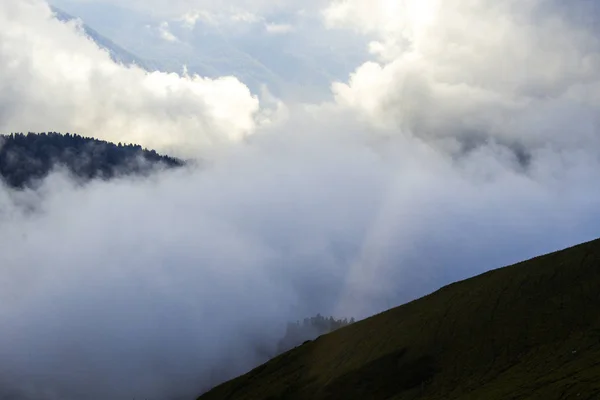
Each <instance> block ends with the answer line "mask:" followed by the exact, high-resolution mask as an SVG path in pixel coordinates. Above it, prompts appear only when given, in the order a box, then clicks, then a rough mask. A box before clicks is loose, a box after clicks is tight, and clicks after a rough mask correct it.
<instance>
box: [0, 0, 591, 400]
mask: <svg viewBox="0 0 600 400" xmlns="http://www.w3.org/2000/svg"><path fill="white" fill-rule="evenodd" d="M261 4H264V3H261ZM411 4H412V5H413V6H414V5H415V4H416V3H413V2H406V5H407V6H411ZM464 4H465V3H464V2H458V1H448V2H445V3H444V7H446V8H445V9H444V10H446V12H447V13H446V14H444V15H446V16H447V17H446V18H441V17H440V15H442V14H436V13H434V14H431V13H430V12H434V11H436V9H435V8H432V9H431V10H425V11H423V10H420V11H418V12H417V11H414V12H415V13H416V14H415V16H413V17H412V18H413V19H412V20H410V21H412V22H410V24H412V25H410V24H409V25H410V26H411V27H410V29H409V28H406V27H405V28H402V27H394V26H391V25H390V23H389V21H383V20H381V18H387V15H388V14H386V13H381V14H374V15H370V14H368V13H366V12H357V11H356V10H359V11H360V10H361V8H360V7H364V4H363V3H362V2H361V1H359V0H355V1H347V2H344V3H332V5H331V6H330V7H329V8H327V9H324V10H323V11H322V15H323V18H324V20H323V23H324V24H326V25H327V26H329V27H330V28H331V29H353V30H356V31H359V32H364V34H365V35H371V36H373V37H374V41H376V42H377V43H379V45H375V44H374V45H373V49H374V53H373V60H370V61H367V62H366V63H365V64H364V65H362V66H357V70H356V72H355V73H354V74H353V75H352V76H351V77H349V79H348V81H347V82H337V83H333V85H332V93H333V94H334V96H335V100H334V101H332V102H330V103H322V104H310V105H308V104H286V105H282V104H278V103H277V100H276V99H271V100H270V103H269V104H265V103H264V99H263V98H260V96H256V95H252V94H251V93H250V92H249V91H246V90H244V85H243V83H242V82H240V81H238V80H235V78H223V80H216V81H212V80H207V81H204V80H202V82H206V85H208V87H213V85H217V87H218V85H220V84H221V83H222V82H228V84H227V86H226V87H227V88H236V90H234V91H233V92H232V93H235V94H236V96H237V95H239V96H238V97H236V96H233V95H225V96H218V100H219V102H218V104H219V107H212V106H211V101H213V100H214V98H215V96H213V95H211V93H214V92H217V93H220V94H222V92H221V90H220V89H218V88H217V89H214V91H212V89H211V90H208V91H207V89H206V87H205V86H202V85H200V86H195V85H196V84H197V82H200V80H201V79H203V78H199V77H189V76H177V75H168V76H167V75H164V76H163V75H160V74H159V75H155V76H161V77H163V78H164V79H168V82H171V83H169V84H168V85H166V86H160V85H159V86H151V87H152V88H153V89H152V90H150V91H147V90H146V89H147V88H148V87H149V86H148V85H146V80H147V79H151V78H150V77H151V76H152V75H148V74H146V73H145V72H143V71H141V70H137V69H135V68H134V69H132V68H126V67H123V66H119V65H116V64H111V61H110V59H109V58H108V56H106V55H105V54H104V53H102V52H101V51H100V50H98V49H97V48H95V47H94V46H93V44H92V43H90V42H88V41H87V40H86V39H85V38H84V37H82V36H81V35H80V34H79V33H78V30H77V28H76V26H72V25H64V24H60V23H58V22H56V21H55V20H53V19H52V17H51V14H50V13H49V11H48V9H47V6H45V4H43V3H41V2H38V1H33V0H27V1H23V0H19V1H17V0H14V1H13V0H3V1H2V2H0V21H3V23H4V26H3V28H2V29H0V59H3V60H11V61H12V63H11V62H7V63H5V64H4V68H5V69H6V70H7V71H10V74H8V75H7V74H6V73H3V74H0V85H1V86H2V87H3V88H6V89H7V90H4V91H2V94H1V95H0V96H3V98H2V99H0V104H1V107H2V111H0V115H2V116H3V117H2V118H1V119H0V126H1V127H2V129H4V130H17V129H18V130H23V131H27V130H42V129H43V130H58V129H63V130H77V131H78V133H81V134H86V135H94V136H98V137H100V138H105V139H113V140H114V138H117V139H118V138H122V139H120V140H123V141H130V140H134V139H135V140H136V141H140V142H141V144H143V145H154V146H155V147H156V148H157V150H161V151H165V150H169V151H172V152H173V153H174V154H175V155H178V154H179V155H186V156H190V155H196V156H197V158H198V159H200V160H203V161H204V162H202V163H200V164H199V166H191V167H188V168H184V169H180V170H176V171H163V172H160V173H158V174H156V175H154V176H152V177H151V178H149V179H140V178H127V177H123V178H119V179H116V180H113V181H110V182H91V183H89V184H87V185H84V186H81V185H76V184H75V183H73V182H71V181H70V180H69V178H68V177H67V176H65V175H64V174H63V173H61V172H60V171H57V172H56V173H54V174H53V175H52V176H50V177H49V178H47V179H46V180H45V182H44V184H43V185H42V186H41V187H40V188H38V189H36V190H29V191H25V192H20V193H16V192H14V191H12V190H11V189H8V188H6V187H4V188H2V189H0V325H1V326H2V327H3V334H2V335H0V354H1V355H2V360H3V364H2V367H1V368H0V381H1V382H2V384H0V387H1V388H2V389H1V390H2V392H1V393H0V397H1V398H6V399H13V398H14V399H38V400H39V399H42V400H46V399H48V400H51V399H61V400H70V399H91V400H96V399H98V400H99V399H107V398H110V399H132V398H136V399H175V398H187V399H192V398H194V396H196V395H197V394H199V393H201V392H202V391H203V390H206V389H208V388H209V387H210V386H212V385H214V384H216V383H218V382H219V380H222V379H226V378H227V377H230V376H234V375H236V374H238V373H241V372H244V371H245V370H247V369H249V368H251V367H252V366H255V365H256V364H257V363H259V362H262V361H263V360H264V357H265V354H268V353H269V352H270V351H272V349H273V348H274V347H275V345H276V342H277V340H278V339H279V338H280V337H281V335H282V334H283V329H284V328H285V323H286V322H287V321H289V320H295V319H300V318H304V317H307V316H311V315H315V314H316V313H321V314H325V315H329V314H333V315H335V316H339V317H345V316H347V317H350V316H354V317H356V318H364V317H368V316H370V315H373V314H374V313H377V312H380V311H383V310H385V309H388V308H390V307H394V306H396V305H399V304H402V303H403V302H406V301H408V300H411V299H414V298H416V297H419V296H422V295H425V294H427V293H429V292H431V291H433V290H436V289H438V288H439V287H441V286H443V285H445V284H448V283H450V282H453V281H456V280H458V279H462V278H466V277H470V276H472V275H475V274H478V273H482V272H484V271H487V270H489V269H492V268H496V267H500V266H503V265H506V264H509V263H513V262H517V261H520V260H522V259H525V258H527V257H532V256H535V255H538V254H541V253H544V252H548V251H552V250H558V249H560V248H562V247H565V246H568V245H572V244H576V243H579V242H581V241H584V240H589V239H593V238H595V237H596V236H597V235H598V228H597V226H598V224H597V221H598V217H599V214H600V208H599V205H600V204H599V202H600V188H598V185H595V182H597V181H598V179H599V178H600V168H599V167H600V165H599V164H600V162H599V160H600V158H599V155H600V154H599V151H598V149H599V147H598V146H597V140H598V128H597V123H596V121H597V120H596V115H598V113H597V111H598V89H597V88H598V87H599V86H598V82H600V79H598V76H600V75H597V74H599V73H598V72H597V71H600V69H597V68H595V67H594V66H595V65H596V64H597V62H598V60H600V58H599V57H598V46H597V41H596V40H595V39H594V32H593V31H592V30H591V29H592V28H590V26H591V25H590V24H589V23H588V22H585V23H584V21H582V19H581V16H578V14H577V13H576V12H575V11H571V12H569V13H568V14H567V13H566V11H565V10H563V9H562V8H561V7H557V6H555V5H554V4H553V3H551V2H542V1H528V2H524V3H523V5H521V3H519V4H517V3H516V2H512V1H501V2H498V1H496V2H494V4H498V6H497V7H489V6H490V4H491V1H483V0H479V1H473V2H470V3H469V4H470V6H469V7H467V6H465V5H464ZM573 4H574V5H573V8H574V9H576V8H577V7H579V6H581V7H583V6H584V5H580V3H578V2H575V3H573ZM581 4H583V3H581ZM385 5H389V2H386V1H384V0H382V1H381V6H382V9H384V6H385ZM486 6H487V7H486ZM344 7H345V8H344ZM409 8H410V7H409ZM452 10H455V11H456V14H454V13H452ZM461 11H462V12H461ZM390 12H400V13H402V10H397V9H390ZM449 15H452V17H449ZM417 16H419V17H418V18H417ZM31 21H37V22H38V25H35V26H33V27H32V26H31V24H30V22H31ZM415 21H419V22H418V23H416V22H415ZM586 21H589V19H588V20H586ZM579 22H581V23H579ZM550 23H551V25H548V24H550ZM465 24H466V25H465ZM502 24H507V25H506V26H501V25H502ZM463 26H465V28H463ZM549 26H552V27H554V29H550V28H549ZM8 27H10V29H9V28H8ZM40 27H44V29H47V30H41V28H40ZM482 27H485V28H486V29H485V30H483V31H485V32H488V31H494V32H499V33H497V34H496V35H495V36H494V38H493V43H490V42H489V40H492V39H490V38H489V37H488V36H486V35H482V34H481V32H482V29H483V28H482ZM38 28H39V29H38ZM380 28H381V29H380ZM492 28H496V29H497V30H494V29H492ZM503 29H504V30H503ZM55 31H56V32H59V33H60V34H61V35H63V36H64V37H63V38H66V39H69V40H72V42H69V41H65V40H56V41H54V40H53V39H51V35H52V34H54V32H55ZM440 32H444V33H446V34H445V35H441V36H440ZM549 32H551V33H552V36H550V37H548V36H547V35H548V34H549ZM450 33H452V34H453V35H450ZM42 37H45V38H48V39H47V41H45V42H43V43H44V46H46V47H45V48H48V46H54V47H51V48H53V49H54V48H55V49H56V51H59V50H60V51H62V53H60V52H59V53H58V54H65V55H71V56H72V57H71V58H69V63H70V64H68V67H65V65H66V64H59V61H60V60H61V58H60V57H57V56H56V53H54V52H53V51H50V50H48V52H47V53H43V52H37V51H36V49H37V47H36V46H33V47H32V45H31V44H32V43H37V42H38V41H39V40H42ZM436 38H437V39H436ZM450 42H453V43H454V44H455V46H454V47H452V46H450ZM399 43H404V45H406V46H408V47H407V48H405V49H402V48H400V47H398V44H399ZM81 48H83V49H85V51H86V52H88V53H89V54H88V53H83V54H88V56H84V55H81V56H80V57H81V61H82V62H83V63H84V64H85V63H88V64H85V65H88V68H84V69H83V70H82V71H85V72H82V73H81V74H79V75H77V76H78V79H79V81H73V79H74V78H73V76H74V75H73V74H72V73H71V72H72V71H73V65H72V63H77V62H78V61H77V60H79V59H78V58H77V57H76V56H75V55H76V54H82V53H80V49H81ZM448 49H450V50H448ZM375 50H376V51H375ZM508 50H510V51H508ZM452 51H456V53H453V52H452ZM482 52H483V53H482ZM41 54H47V56H46V58H40V59H39V60H38V61H35V60H34V61H31V60H32V59H35V58H36V57H42V56H41ZM55 56H56V57H55ZM86 57H87V58H86ZM90 59H91V60H92V61H93V60H101V62H102V63H105V64H102V65H106V68H107V69H108V70H110V71H112V72H111V74H110V75H106V76H103V77H102V79H101V80H100V81H99V82H102V84H98V85H96V86H94V85H91V86H87V83H89V82H95V80H94V79H95V78H97V77H98V74H99V73H100V72H98V71H95V70H94V68H96V67H95V66H96V65H98V64H94V63H92V64H89V62H90ZM42 60H43V62H42ZM57 60H58V61H57ZM76 65H79V64H76ZM90 65H91V66H90ZM24 66H25V67H26V68H25V67H24ZM0 68H1V67H0ZM57 71H59V72H61V73H60V74H58V75H57ZM22 75H23V76H22ZM122 77H125V78H122ZM538 77H543V79H541V78H540V79H538V80H536V79H537V78H538ZM113 78H115V79H117V78H118V79H122V80H119V82H120V84H114V86H111V90H100V89H101V88H104V87H105V83H104V82H111V79H113ZM23 82H30V83H32V84H35V86H33V87H32V86H30V85H24V84H23ZM161 82H164V81H162V80H161ZM220 82H221V83H220ZM82 85H83V87H86V88H88V90H89V91H83V92H80V91H76V92H74V90H76V89H77V88H81V87H82ZM171 85H174V86H171ZM188 85H189V86H188ZM203 85H204V84H203ZM173 87H175V88H187V87H192V88H193V89H190V90H187V89H186V90H183V89H182V90H183V91H182V92H178V91H177V90H173ZM157 88H160V90H158V89H157ZM169 88H171V89H169ZM154 89H157V90H156V91H155V90H154ZM238 89H239V90H238ZM77 90H78V89H77ZM6 93H9V94H8V95H7V94H6ZM37 93H41V95H39V96H38V95H37ZM74 93H79V95H80V96H79V97H78V98H77V101H72V98H73V96H74ZM149 93H150V94H151V95H149ZM177 93H184V94H185V95H183V97H178V96H177ZM172 96H175V97H174V98H173V97H172ZM232 97H233V98H232ZM148 98H150V99H154V100H153V101H150V102H149V101H148ZM114 99H118V100H119V102H123V103H125V104H128V103H133V104H134V105H135V107H133V106H132V107H124V108H123V107H118V106H115V107H113V106H112V105H114V104H115V103H112V102H111V101H112V100H114ZM229 100H231V101H232V103H231V105H229V103H228V101H229ZM238 100H239V101H238ZM240 101H241V102H242V103H240ZM61 104H62V105H65V104H67V105H68V107H66V106H61ZM239 104H245V106H244V107H242V108H241V109H238V108H236V107H238V106H239ZM273 104H275V105H276V107H275V108H270V107H271V106H272V105H273ZM164 107H167V108H168V110H169V112H165V114H164V115H163V114H161V113H157V112H155V111H156V110H164ZM169 107H170V108H169ZM186 107H187V108H186ZM182 108H185V109H186V110H187V111H186V112H185V113H184V112H183V111H181V110H182ZM219 110H228V112H231V114H221V113H220V112H219ZM231 110H235V111H231ZM240 110H241V111H240ZM274 110H277V111H274ZM223 115H225V116H223ZM232 115H233V116H237V115H241V118H242V119H241V121H242V122H241V123H240V124H238V123H237V122H235V121H231V118H232V117H231V116H232ZM90 116H93V118H92V117H90ZM190 116H191V118H195V119H194V122H193V123H190V122H189V121H190V119H189V117H190ZM113 117H114V118H113ZM219 118H220V119H219ZM214 121H221V122H220V123H219V124H217V123H214ZM230 122H231V123H232V124H233V125H232V126H233V127H234V128H236V129H238V128H239V129H238V130H236V131H235V132H237V134H235V135H230V134H229V132H228V129H230V127H229V125H226V124H229V123H230ZM157 124H160V125H157ZM215 126H217V127H218V129H217V128H215ZM45 127H46V128H45ZM199 127H202V129H200V128H199ZM240 127H241V128H240ZM231 129H233V128H231ZM130 132H136V133H135V135H134V136H132V135H131V134H130ZM169 135H175V137H176V138H177V140H166V139H164V136H166V137H168V138H170V137H172V136H169ZM219 135H221V136H219ZM207 137H208V138H209V139H207ZM214 137H217V139H214ZM138 139H139V140H138ZM215 142H217V143H218V145H215ZM25 206H26V207H25Z"/></svg>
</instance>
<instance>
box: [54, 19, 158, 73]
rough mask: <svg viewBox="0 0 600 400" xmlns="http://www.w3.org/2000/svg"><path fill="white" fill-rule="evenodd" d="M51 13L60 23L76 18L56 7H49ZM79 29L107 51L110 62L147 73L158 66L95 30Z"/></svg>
mask: <svg viewBox="0 0 600 400" xmlns="http://www.w3.org/2000/svg"><path fill="white" fill-rule="evenodd" d="M51 8H52V11H53V12H54V15H55V16H56V18H57V19H58V20H59V21H61V22H70V21H73V20H75V19H76V18H75V17H74V16H72V15H70V14H67V13H66V12H64V11H63V10H61V9H60V8H57V7H51ZM81 29H82V30H83V32H84V33H85V34H86V36H88V37H89V38H90V39H92V40H93V41H94V42H95V43H96V44H97V45H98V46H99V47H100V48H102V49H104V50H106V51H108V54H109V55H110V57H111V58H112V60H113V61H114V62H116V63H119V64H123V65H137V66H138V67H140V68H143V69H145V70H147V71H155V70H157V69H159V68H158V66H157V65H156V64H155V63H152V62H149V61H146V60H142V59H141V58H140V57H138V56H136V55H135V54H132V53H131V52H129V51H127V50H125V49H124V48H122V47H121V46H119V45H117V44H116V43H115V42H113V41H112V40H110V39H108V38H107V37H105V36H103V35H101V34H100V33H98V32H97V31H96V30H94V29H92V28H91V27H89V26H88V25H86V24H83V23H82V24H81Z"/></svg>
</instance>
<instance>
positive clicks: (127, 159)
mask: <svg viewBox="0 0 600 400" xmlns="http://www.w3.org/2000/svg"><path fill="white" fill-rule="evenodd" d="M182 165H183V162H182V161H181V160H178V159H176V158H172V157H167V156H162V155H159V154H157V153H156V152H155V151H154V150H146V149H142V147H141V146H138V145H122V144H121V143H119V144H118V145H116V144H113V143H109V142H105V141H103V140H98V139H93V138H87V137H82V136H79V135H71V134H68V133H67V134H66V135H62V134H59V133H41V134H34V133H29V134H27V135H24V134H22V133H17V134H10V135H4V136H0V177H1V178H2V180H3V181H4V182H5V183H6V184H7V185H9V186H11V187H14V188H23V187H26V186H28V185H30V184H33V183H35V182H36V181H37V180H39V179H43V178H44V177H45V176H46V175H48V174H49V173H50V171H52V169H54V168H56V167H64V168H66V169H67V170H68V171H69V172H70V173H71V174H72V175H73V176H74V177H75V178H77V179H79V180H81V181H86V180H89V179H94V178H101V179H109V178H112V177H115V176H117V175H128V174H147V173H149V172H150V171H152V170H153V169H154V168H155V167H157V166H162V167H169V168H171V167H180V166H182Z"/></svg>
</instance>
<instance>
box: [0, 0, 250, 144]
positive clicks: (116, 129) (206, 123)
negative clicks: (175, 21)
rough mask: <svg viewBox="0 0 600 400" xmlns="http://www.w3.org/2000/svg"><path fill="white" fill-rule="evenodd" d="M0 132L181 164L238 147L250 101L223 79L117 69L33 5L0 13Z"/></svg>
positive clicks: (0, 7) (9, 5)
mask: <svg viewBox="0 0 600 400" xmlns="http://www.w3.org/2000/svg"><path fill="white" fill-rule="evenodd" d="M0 21H1V23H2V25H3V28H2V30H1V31H0V43H2V46H1V47H0V59H1V60H2V64H1V66H0V76H1V78H0V82H1V85H2V87H4V88H5V89H6V90H5V91H3V96H0V113H1V115H2V118H1V119H0V130H2V131H5V132H6V131H46V130H59V131H65V132H66V131H70V132H78V133H80V134H84V135H89V136H96V137H99V138H103V139H107V140H112V141H116V142H119V141H121V142H136V143H140V144H142V145H144V146H148V147H153V148H156V149H159V150H163V151H166V150H170V151H174V152H175V153H177V154H182V155H185V156H192V155H198V154H199V153H200V152H202V151H205V150H206V149H209V148H211V147H212V146H215V145H219V144H222V143H226V142H228V141H231V140H234V141H235V140H240V139H241V138H243V137H245V136H247V135H249V134H251V133H252V132H253V131H254V130H255V128H256V124H255V117H256V116H257V113H258V112H259V101H258V99H257V98H256V97H255V96H253V95H252V94H251V93H250V91H249V90H248V88H247V87H246V86H245V85H244V84H242V83H241V82H239V81H238V80H237V79H236V78H233V77H223V78H218V79H207V78H202V77H198V76H179V75H177V74H167V73H161V72H153V73H147V72H145V71H143V70H141V69H139V68H135V67H129V68H128V67H124V66H121V65H117V64H115V63H114V62H112V60H111V59H110V58H109V56H108V54H107V53H105V52H104V51H101V50H99V49H98V47H97V46H96V45H95V44H94V43H93V42H91V41H90V40H88V39H87V38H86V37H84V35H83V34H82V33H81V32H79V31H78V30H77V28H76V26H75V25H73V24H63V23H60V22H58V21H57V20H55V19H53V18H52V15H51V13H50V10H49V9H48V7H47V6H46V5H44V4H43V3H41V2H39V1H34V0H27V1H18V2H17V1H9V2H2V4H0Z"/></svg>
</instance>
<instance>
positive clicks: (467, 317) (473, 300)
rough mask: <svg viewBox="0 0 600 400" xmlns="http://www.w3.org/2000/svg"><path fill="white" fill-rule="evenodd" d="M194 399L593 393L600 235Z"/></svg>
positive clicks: (469, 283)
mask: <svg viewBox="0 0 600 400" xmlns="http://www.w3.org/2000/svg"><path fill="white" fill-rule="evenodd" d="M199 399H201V400H224V399H236V400H244V399H248V400H250V399H252V400H258V399H264V400H276V399H290V400H294V399H310V400H318V399H343V400H352V399H356V400H363V399H381V400H383V399H386V400H392V399H398V400H400V399H403V400H404V399H406V400H408V399H427V400H429V399H431V400H433V399H440V400H441V399H486V400H508V399H540V400H552V399H581V400H583V399H600V240H596V241H593V242H590V243H586V244H582V245H579V246H576V247H573V248H570V249H567V250H563V251H560V252H556V253H553V254H549V255H545V256H542V257H538V258H535V259H532V260H529V261H526V262H523V263H520V264H516V265H513V266H510V267H506V268H502V269H498V270H494V271H491V272H488V273H485V274H483V275H481V276H477V277H475V278H472V279H469V280H466V281H463V282H458V283H455V284H452V285H449V286H447V287H444V288H442V289H441V290H439V291H437V292H435V293H433V294H431V295H429V296H426V297H424V298H421V299H419V300H416V301H413V302H411V303H408V304H405V305H403V306H400V307H397V308H394V309H392V310H389V311H387V312H384V313H382V314H379V315H376V316H374V317H372V318H369V319H366V320H364V321H360V322H357V323H355V324H353V325H350V326H348V327H346V328H343V329H340V330H338V331H335V332H333V333H331V334H328V335H325V336H321V337H320V338H318V339H317V340H315V341H313V342H309V343H306V344H304V345H302V346H300V347H297V348H295V349H293V350H291V351H289V352H287V353H285V354H283V355H281V356H279V357H277V358H275V359H273V360H271V361H270V362H268V363H267V364H264V365H262V366H260V367H258V368H256V369H254V370H253V371H251V372H250V373H248V374H246V375H243V376H241V377H239V378H237V379H234V380H232V381H229V382H226V383H224V384H223V385H221V386H218V387H217V388H215V389H213V390H212V391H210V392H208V393H206V394H204V395H202V396H200V397H199Z"/></svg>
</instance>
